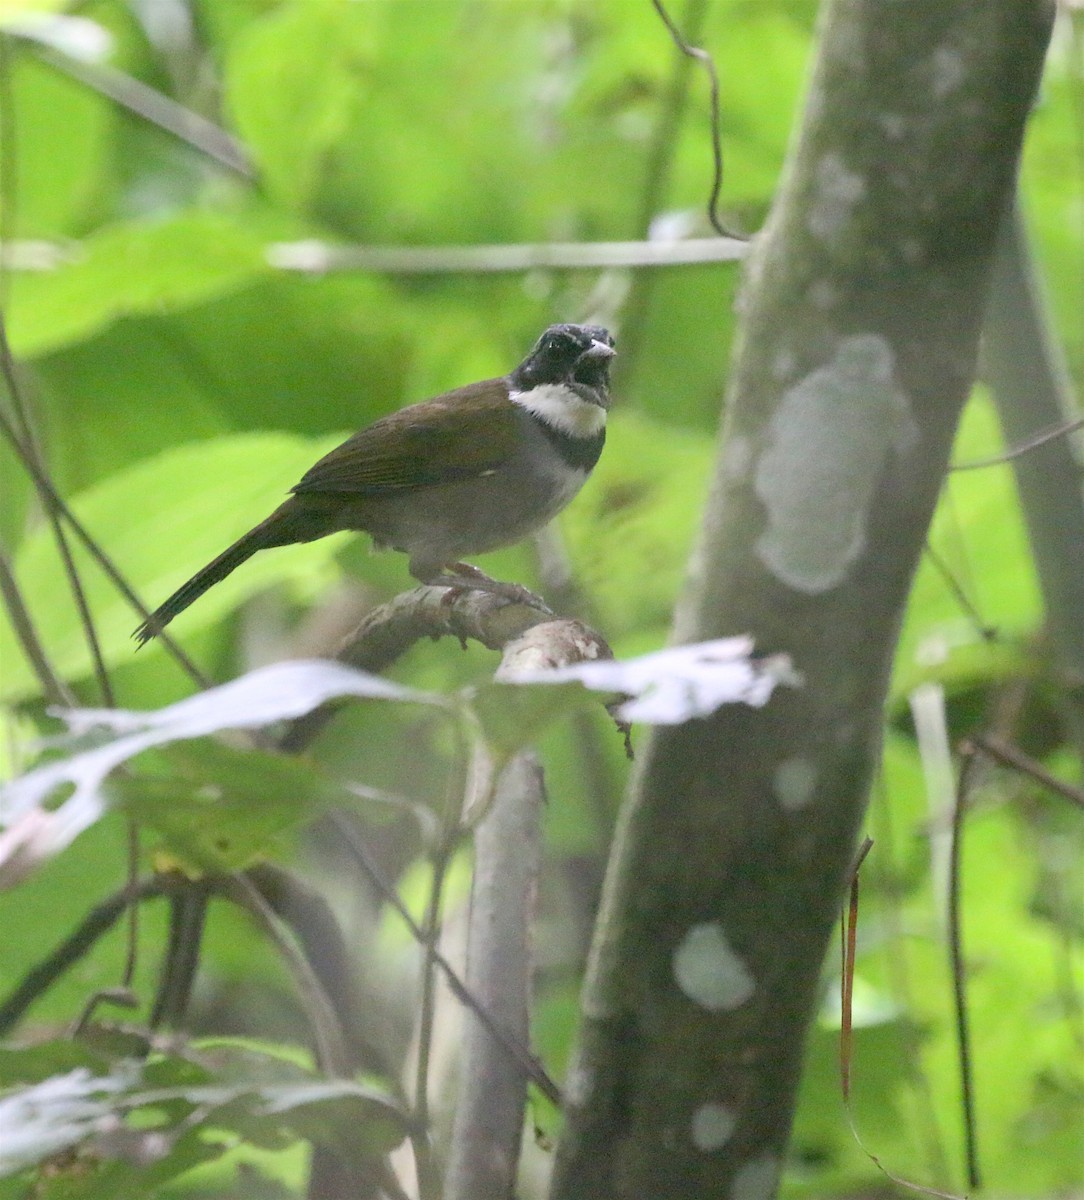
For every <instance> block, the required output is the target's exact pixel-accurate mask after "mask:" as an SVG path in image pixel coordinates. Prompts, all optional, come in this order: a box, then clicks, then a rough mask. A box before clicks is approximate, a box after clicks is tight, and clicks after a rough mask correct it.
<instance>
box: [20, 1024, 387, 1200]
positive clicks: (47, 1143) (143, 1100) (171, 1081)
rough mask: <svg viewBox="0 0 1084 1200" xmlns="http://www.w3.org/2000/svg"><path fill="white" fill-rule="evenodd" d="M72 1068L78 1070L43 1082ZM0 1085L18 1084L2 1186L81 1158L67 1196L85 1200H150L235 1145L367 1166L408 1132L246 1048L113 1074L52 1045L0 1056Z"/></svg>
mask: <svg viewBox="0 0 1084 1200" xmlns="http://www.w3.org/2000/svg"><path fill="white" fill-rule="evenodd" d="M66 1062H71V1063H72V1064H73V1065H71V1066H68V1067H67V1069H62V1070H61V1071H60V1072H52V1073H46V1072H48V1071H51V1064H56V1063H66ZM0 1076H2V1077H3V1078H5V1079H6V1080H8V1081H11V1080H13V1079H19V1080H20V1082H21V1083H22V1086H21V1087H20V1086H11V1085H10V1083H9V1087H8V1090H7V1091H6V1093H5V1094H4V1095H3V1096H0V1120H2V1122H3V1129H4V1137H3V1140H2V1143H0V1177H4V1176H11V1175H14V1174H16V1173H18V1172H20V1171H22V1170H24V1169H26V1168H27V1167H32V1166H35V1165H37V1164H39V1163H41V1162H42V1161H44V1160H45V1159H49V1158H53V1157H55V1156H56V1155H58V1154H61V1153H62V1152H64V1151H72V1150H76V1149H83V1150H85V1151H86V1152H87V1157H86V1159H85V1161H82V1162H81V1163H80V1166H79V1167H78V1168H77V1169H75V1170H74V1171H73V1173H72V1175H71V1176H70V1177H69V1179H68V1181H67V1182H68V1184H69V1188H70V1190H65V1191H64V1194H65V1195H67V1196H71V1197H73V1198H74V1197H80V1200H90V1198H91V1197H99V1196H100V1197H107V1196H110V1195H113V1196H118V1195H124V1196H126V1197H133V1198H134V1197H137V1196H144V1195H152V1194H155V1192H154V1189H155V1188H156V1187H158V1186H160V1185H161V1184H162V1183H164V1182H165V1181H167V1180H168V1179H170V1178H172V1177H174V1176H176V1175H178V1174H179V1173H181V1172H182V1171H185V1170H188V1169H189V1168H190V1167H192V1166H193V1165H195V1164H196V1163H198V1162H201V1161H207V1160H208V1159H210V1158H215V1157H218V1156H219V1155H221V1154H222V1153H223V1152H224V1151H225V1149H226V1148H227V1146H228V1145H229V1144H230V1142H231V1141H233V1140H235V1139H236V1137H238V1136H240V1137H243V1138H246V1139H247V1140H249V1141H250V1142H255V1143H256V1144H259V1145H275V1144H279V1145H281V1144H282V1142H283V1138H284V1136H285V1137H289V1136H293V1137H298V1136H300V1137H304V1138H308V1139H309V1140H311V1141H313V1142H314V1143H316V1144H321V1145H332V1146H334V1147H335V1149H336V1150H337V1151H338V1152H339V1153H341V1154H343V1155H345V1156H347V1157H348V1158H349V1159H351V1160H352V1161H354V1162H360V1163H366V1162H369V1163H371V1162H372V1161H373V1160H374V1159H375V1158H378V1157H380V1156H383V1155H384V1154H387V1153H389V1152H390V1151H391V1150H393V1149H394V1148H395V1147H396V1146H397V1145H398V1144H399V1143H400V1142H401V1141H402V1140H403V1137H404V1135H405V1133H406V1126H407V1122H406V1118H405V1116H404V1114H403V1113H402V1111H401V1110H400V1109H399V1108H398V1106H397V1105H396V1104H395V1103H394V1101H393V1100H392V1099H391V1098H390V1097H389V1096H388V1095H387V1094H386V1093H385V1092H383V1091H381V1090H380V1089H379V1088H376V1087H374V1086H371V1085H368V1084H362V1083H355V1082H353V1081H352V1080H347V1079H323V1078H320V1077H318V1076H315V1075H313V1074H312V1073H310V1072H305V1071H302V1070H301V1069H299V1068H297V1067H295V1066H293V1065H291V1064H289V1063H287V1062H285V1061H284V1060H282V1059H281V1058H277V1057H271V1056H258V1055H256V1054H254V1052H253V1051H252V1050H250V1049H246V1050H243V1051H242V1050H232V1051H231V1050H228V1049H224V1050H220V1051H218V1052H217V1053H216V1054H215V1055H213V1056H211V1057H209V1058H208V1060H207V1062H206V1063H204V1062H201V1061H200V1060H199V1059H191V1058H180V1057H167V1056H158V1057H155V1058H152V1059H150V1060H149V1061H143V1060H139V1059H120V1060H117V1061H115V1062H113V1063H112V1064H110V1063H107V1062H105V1061H102V1060H96V1059H94V1058H92V1057H91V1056H88V1055H86V1054H85V1053H84V1052H82V1051H80V1050H79V1049H78V1047H76V1048H74V1049H73V1048H70V1044H67V1043H51V1044H48V1045H47V1046H44V1047H38V1048H36V1049H35V1051H33V1052H31V1053H27V1052H25V1051H14V1052H12V1051H7V1050H3V1049H0ZM223 1134H226V1135H231V1136H226V1137H224V1136H223ZM88 1168H89V1170H88ZM108 1187H113V1188H114V1189H118V1188H119V1189H121V1190H114V1191H113V1192H112V1193H110V1192H109V1191H108V1190H107V1188H108Z"/></svg>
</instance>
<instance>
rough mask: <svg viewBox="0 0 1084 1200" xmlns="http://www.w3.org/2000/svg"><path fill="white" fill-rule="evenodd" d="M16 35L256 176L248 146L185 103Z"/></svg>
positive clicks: (53, 63)
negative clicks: (179, 102)
mask: <svg viewBox="0 0 1084 1200" xmlns="http://www.w3.org/2000/svg"><path fill="white" fill-rule="evenodd" d="M11 33H12V36H16V37H21V40H23V41H24V42H26V43H27V44H28V45H30V46H31V47H32V48H33V52H34V54H35V55H36V56H37V57H38V58H39V59H40V60H41V61H42V62H44V63H47V64H48V65H49V66H50V67H53V68H54V69H55V70H57V71H61V72H62V73H63V74H65V75H68V76H70V77H71V78H72V79H75V80H76V81H78V82H79V83H82V84H84V85H85V86H86V87H88V88H90V89H91V90H92V91H95V92H98V93H99V94H101V95H102V96H105V97H106V98H107V99H109V100H112V101H113V103H114V104H118V105H119V106H120V107H121V108H124V109H126V110H127V111H128V112H130V113H132V114H133V115H135V116H137V117H139V118H140V119H141V120H143V121H146V122H147V123H148V124H150V125H154V126H156V127H157V128H159V129H162V130H164V131H165V132H166V133H169V134H172V135H173V136H174V137H175V138H178V139H179V140H180V141H182V142H184V143H185V144H186V145H188V146H191V147H192V148H193V149H194V150H198V151H199V152H200V153H201V154H206V155H207V157H208V158H211V159H213V160H214V161H215V162H217V163H218V164H219V165H220V166H223V167H226V168H227V169H228V170H230V171H234V172H236V173H237V174H238V175H241V176H242V177H243V178H245V179H253V178H255V174H256V172H255V170H254V169H253V166H252V163H251V162H250V161H249V157H248V154H247V152H246V150H245V148H244V146H243V145H242V144H241V143H240V142H239V141H238V140H237V139H236V138H234V137H233V136H231V135H230V134H228V133H227V132H226V131H225V130H224V129H220V128H219V127H218V126H217V125H215V124H214V122H213V121H208V120H207V118H206V117H201V116H200V115H199V113H195V112H193V111H192V110H191V109H189V108H185V107H184V105H182V104H178V103H177V101H176V100H172V99H170V97H169V96H166V95H164V94H163V93H162V92H159V91H156V90H155V89H154V88H152V87H148V86H147V85H146V84H145V83H143V82H141V81H140V80H138V79H135V78H133V77H132V76H131V75H126V74H125V73H124V72H123V71H118V70H117V69H116V68H115V67H108V66H101V65H100V64H97V63H89V62H84V61H83V60H82V59H78V58H71V57H70V56H69V55H67V54H64V53H62V52H61V51H59V50H57V49H56V48H55V47H53V46H50V45H47V44H45V43H43V42H41V41H38V40H37V39H36V38H34V37H32V36H29V35H26V34H23V35H20V34H17V33H15V32H14V31H11Z"/></svg>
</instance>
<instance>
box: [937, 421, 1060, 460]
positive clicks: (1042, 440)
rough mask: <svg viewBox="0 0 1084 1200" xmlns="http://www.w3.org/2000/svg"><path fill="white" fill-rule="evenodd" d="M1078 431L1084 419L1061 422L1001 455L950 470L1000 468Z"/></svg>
mask: <svg viewBox="0 0 1084 1200" xmlns="http://www.w3.org/2000/svg"><path fill="white" fill-rule="evenodd" d="M1078 429H1084V417H1078V418H1077V419H1076V420H1074V421H1059V422H1058V423H1057V424H1056V425H1051V426H1050V428H1049V429H1042V430H1040V431H1039V432H1038V433H1037V434H1035V435H1034V437H1030V438H1027V439H1026V440H1025V441H1022V442H1018V443H1017V444H1016V445H1015V446H1011V447H1010V448H1009V449H1008V450H1005V451H1003V452H1002V453H1001V454H993V455H991V456H990V457H989V458H973V459H970V460H969V461H968V462H962V463H954V464H953V466H952V467H950V468H949V469H950V470H952V471H977V470H979V469H980V468H982V467H999V466H1001V465H1002V463H1010V462H1012V461H1013V459H1015V458H1021V457H1023V455H1025V454H1029V453H1030V452H1031V451H1032V450H1038V449H1039V447H1040V446H1045V445H1046V444H1047V442H1052V441H1053V440H1054V439H1055V438H1060V437H1065V436H1066V435H1067V434H1070V433H1075V432H1076V431H1077V430H1078Z"/></svg>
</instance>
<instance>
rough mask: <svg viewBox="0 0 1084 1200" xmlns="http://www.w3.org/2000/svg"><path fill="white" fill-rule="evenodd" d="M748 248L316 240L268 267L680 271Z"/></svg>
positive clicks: (272, 257)
mask: <svg viewBox="0 0 1084 1200" xmlns="http://www.w3.org/2000/svg"><path fill="white" fill-rule="evenodd" d="M748 250H749V243H748V242H745V241H740V240H739V239H737V238H734V237H732V236H730V235H726V236H725V237H723V238H722V239H720V238H686V239H667V240H665V241H663V240H660V241H657V242H655V241H640V242H529V243H520V244H517V243H506V244H497V245H482V246H357V245H354V246H344V245H333V244H331V243H329V242H322V241H318V240H315V239H311V240H307V241H303V242H275V243H272V244H271V245H269V246H268V247H267V252H266V253H267V261H268V262H269V263H270V264H271V265H272V266H273V267H279V268H280V269H281V270H284V271H302V272H307V273H309V274H317V275H321V274H324V273H325V272H328V271H372V272H375V273H377V274H385V275H446V274H458V273H467V274H471V273H473V274H483V275H484V274H489V273H491V272H507V271H537V270H548V271H580V270H595V269H600V268H614V267H680V266H695V265H698V264H702V263H719V262H736V261H738V260H739V259H742V258H744V257H745V255H746V254H747V253H748Z"/></svg>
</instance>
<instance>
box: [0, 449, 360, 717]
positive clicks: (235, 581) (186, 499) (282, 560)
mask: <svg viewBox="0 0 1084 1200" xmlns="http://www.w3.org/2000/svg"><path fill="white" fill-rule="evenodd" d="M338 440H339V439H337V438H328V439H325V440H322V441H318V442H312V441H307V440H305V439H303V438H297V437H289V436H286V435H281V434H243V435H237V436H235V437H228V438H219V439H217V440H216V441H214V442H197V443H193V444H191V445H187V446H180V447H178V448H176V449H174V450H170V451H167V452H165V453H164V454H161V455H159V456H158V457H156V458H152V459H150V460H148V461H145V462H141V463H137V464H136V465H134V466H131V467H129V468H127V469H125V470H123V471H120V472H118V473H117V474H115V475H113V476H111V477H110V478H108V479H106V480H104V481H103V482H102V483H100V484H98V485H96V486H94V487H92V488H89V489H88V490H87V491H86V492H84V493H82V494H81V495H79V496H77V497H75V498H74V499H73V500H72V502H71V507H72V509H73V510H74V511H75V513H76V515H77V516H78V517H79V519H80V520H81V521H82V522H83V523H84V525H85V526H86V528H87V529H88V530H89V531H90V532H91V533H92V534H93V535H94V536H96V537H97V538H98V539H99V540H100V543H101V545H102V546H103V548H104V550H105V551H106V553H107V554H109V555H110V556H111V558H112V559H113V561H114V562H115V563H116V564H117V566H118V567H119V568H120V570H121V571H122V572H123V573H124V575H125V577H126V578H127V579H128V581H129V583H130V584H131V586H132V587H134V588H135V590H136V591H137V592H138V593H139V594H140V595H141V596H143V597H144V598H145V600H146V602H147V603H148V605H149V606H150V607H154V606H155V605H156V604H158V603H160V602H161V601H162V600H164V599H165V597H166V596H167V595H168V594H169V593H170V592H171V591H173V589H174V588H175V587H176V586H177V585H178V584H180V583H181V582H183V580H184V579H186V578H187V577H188V576H189V575H191V574H193V573H194V572H195V571H196V570H197V569H198V568H199V567H201V566H203V564H204V563H205V562H208V561H209V560H210V559H212V558H214V557H215V555H216V554H218V553H219V552H220V551H221V550H223V549H224V548H225V547H226V546H227V545H229V543H230V542H231V541H233V540H234V539H235V538H237V537H239V536H240V535H241V534H242V533H244V532H245V531H246V529H249V528H251V526H253V525H255V524H256V523H257V522H258V521H260V520H262V519H263V518H264V517H266V516H267V514H268V513H269V512H271V510H272V509H273V508H274V507H275V506H276V505H277V504H278V503H279V502H280V501H281V499H282V494H283V493H284V492H285V491H286V489H287V488H288V487H289V486H290V485H291V484H293V483H294V482H296V480H298V479H299V478H300V477H301V476H302V475H303V474H304V472H305V471H306V470H307V469H308V467H309V466H311V464H312V463H313V461H315V459H317V458H319V457H320V455H322V454H323V453H325V452H326V451H327V450H330V449H331V447H332V446H333V445H335V444H336V442H337V441H338ZM340 541H341V539H340V538H338V537H332V538H323V539H321V540H320V541H317V542H312V543H309V544H307V545H298V546H288V547H284V548H283V549H276V550H274V551H271V552H269V553H266V554H258V555H257V556H256V557H255V558H254V559H253V560H252V561H251V562H248V563H245V564H244V566H243V568H242V569H241V570H239V571H237V572H236V573H235V574H233V575H231V576H230V577H229V579H226V580H224V581H223V582H222V583H220V584H218V585H217V586H216V587H214V588H212V589H211V591H210V592H209V593H208V594H207V595H206V596H204V597H201V599H200V602H199V604H197V605H194V606H193V608H192V610H191V613H190V614H189V613H186V614H185V615H184V617H183V618H182V621H183V622H184V623H183V624H178V625H177V626H176V628H177V629H178V631H183V630H184V629H185V628H188V629H190V630H191V629H199V628H203V627H204V626H206V625H209V624H211V623H212V622H214V621H217V620H218V619H219V618H220V617H221V616H222V615H223V614H224V613H225V612H228V611H230V610H231V609H233V608H235V607H236V606H237V605H238V604H239V603H240V602H241V601H242V600H243V599H245V598H246V597H247V596H250V595H252V594H253V593H254V592H256V591H259V590H260V589H261V588H264V587H267V586H268V585H269V584H271V583H275V582H278V581H280V580H283V579H295V580H298V581H299V582H302V583H304V584H305V586H306V587H307V588H308V589H309V592H310V594H311V593H312V592H313V591H315V590H318V589H319V588H320V587H321V586H322V584H323V583H324V582H326V581H327V580H328V579H329V578H332V577H333V576H334V570H333V568H332V567H331V560H332V558H333V556H334V554H335V552H336V550H337V549H338V544H339V543H340ZM73 543H74V539H73ZM75 560H76V564H77V566H78V567H79V572H80V578H81V579H82V581H83V587H84V590H85V593H86V596H87V601H88V604H89V606H90V610H91V612H92V613H93V614H94V618H95V623H96V626H97V629H98V635H99V639H100V642H101V646H102V652H103V655H104V657H105V660H106V662H107V663H115V662H118V661H121V662H123V661H125V660H126V659H128V658H129V656H131V655H132V654H134V653H135V645H134V643H133V642H132V630H133V629H134V628H135V626H136V625H137V624H138V617H137V616H136V614H135V613H134V612H133V611H132V609H131V607H130V606H129V604H128V603H127V602H126V601H125V600H124V599H123V598H122V597H121V596H120V595H119V594H118V593H117V592H116V591H115V589H114V588H113V586H112V584H111V583H109V581H108V580H107V579H106V578H105V577H104V576H103V575H102V573H101V571H100V570H99V568H98V567H97V566H96V565H93V564H92V563H91V561H90V559H89V557H88V556H87V554H86V553H85V552H84V551H83V550H82V549H81V548H80V547H79V546H78V544H75ZM16 574H17V576H18V579H19V583H20V586H21V587H22V589H23V594H24V596H25V598H26V602H27V604H28V606H29V608H30V610H31V612H33V614H34V620H35V624H36V626H37V629H38V633H39V635H40V637H41V640H42V642H43V644H44V646H45V648H46V650H47V652H48V654H49V656H50V659H51V661H52V662H53V664H54V667H55V669H56V670H57V671H58V673H59V674H61V675H62V676H64V677H65V678H67V679H80V678H82V677H84V676H85V675H87V674H88V673H89V672H90V670H91V668H92V660H91V657H90V652H89V650H88V648H87V646H86V643H85V641H84V639H83V636H82V632H81V630H80V627H79V623H78V621H77V619H76V617H75V610H74V608H73V606H72V603H71V601H70V600H69V599H67V597H68V596H69V589H68V585H67V582H66V577H65V574H64V570H63V567H62V564H61V562H60V560H59V557H58V555H57V552H56V549H55V547H54V546H53V542H52V537H51V533H50V531H49V530H48V529H47V528H46V527H44V526H42V527H39V528H38V530H37V531H36V532H35V534H34V535H33V536H31V537H30V538H28V539H27V540H26V542H25V543H24V544H23V546H22V547H21V549H20V551H19V554H18V555H17V557H16ZM156 653H159V651H158V650H157V649H156V648H155V644H154V643H152V644H151V645H150V646H148V647H147V648H146V649H144V651H143V654H145V655H146V654H156ZM0 661H2V662H3V664H4V673H3V679H2V680H0V696H2V697H3V698H4V699H5V700H9V701H10V700H13V699H17V698H22V697H26V696H29V695H33V694H35V693H36V692H37V690H38V689H37V681H36V679H35V677H34V675H33V674H32V672H31V670H30V668H29V665H28V664H27V663H26V662H25V661H24V659H23V656H22V652H21V650H20V649H19V645H18V641H17V639H16V637H15V634H14V631H13V630H12V628H11V626H10V624H9V623H8V621H7V618H6V616H3V617H0Z"/></svg>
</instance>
